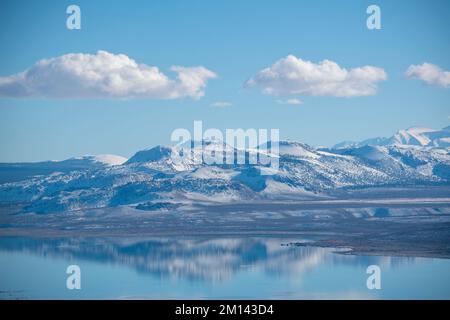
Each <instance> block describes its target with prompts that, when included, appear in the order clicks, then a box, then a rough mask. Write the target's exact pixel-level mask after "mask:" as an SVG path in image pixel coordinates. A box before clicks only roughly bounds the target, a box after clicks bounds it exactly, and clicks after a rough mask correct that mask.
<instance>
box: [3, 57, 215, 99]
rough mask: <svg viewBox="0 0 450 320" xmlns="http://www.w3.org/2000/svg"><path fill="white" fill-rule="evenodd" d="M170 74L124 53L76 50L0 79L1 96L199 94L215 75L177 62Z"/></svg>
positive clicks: (161, 96) (165, 96) (164, 96)
mask: <svg viewBox="0 0 450 320" xmlns="http://www.w3.org/2000/svg"><path fill="white" fill-rule="evenodd" d="M171 71H173V72H175V73H176V74H177V76H176V78H174V79H170V78H169V77H168V76H166V75H165V74H164V73H162V72H161V71H160V70H159V69H158V68H157V67H153V66H147V65H145V64H138V63H136V61H134V60H133V59H131V58H129V57H128V56H126V55H124V54H112V53H109V52H106V51H98V52H97V53H96V54H83V53H72V54H66V55H62V56H59V57H56V58H51V59H44V60H40V61H38V62H37V63H36V64H35V65H34V66H32V67H31V68H29V69H27V70H25V71H24V72H21V73H18V74H15V75H12V76H9V77H1V78H0V97H17V98H22V97H44V98H155V99H177V98H183V97H191V98H194V99H198V98H200V97H202V96H203V95H204V94H205V91H204V90H205V87H206V84H207V81H208V79H211V78H215V77H216V74H215V73H214V72H212V71H210V70H208V69H206V68H204V67H189V68H188V67H180V66H173V67H171Z"/></svg>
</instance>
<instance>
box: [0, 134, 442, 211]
mask: <svg viewBox="0 0 450 320" xmlns="http://www.w3.org/2000/svg"><path fill="white" fill-rule="evenodd" d="M449 141H450V127H446V128H444V129H442V130H432V129H425V128H410V129H407V130H401V131H399V132H398V133H396V134H395V135H393V136H392V137H390V138H375V139H369V140H365V141H362V142H351V143H349V142H345V143H341V144H338V145H336V146H334V147H332V148H314V147H312V146H309V145H307V144H304V143H301V142H295V141H280V143H279V151H280V152H279V170H278V172H276V173H275V174H273V175H263V174H261V172H262V169H264V168H263V166H260V165H251V164H247V163H246V164H237V163H234V164H222V165H208V164H205V163H204V162H201V161H200V162H198V161H189V160H187V161H184V162H182V163H174V162H173V161H172V158H171V154H172V152H178V151H179V150H177V149H176V148H177V147H170V146H156V147H153V148H150V149H146V150H141V151H138V152H137V153H136V154H135V155H134V156H132V157H131V158H130V159H128V160H126V159H125V158H122V157H119V156H112V155H108V156H86V157H80V158H72V159H68V160H65V161H50V162H40V163H30V164H0V177H1V180H0V203H2V204H7V205H21V206H22V208H23V209H22V210H23V211H26V212H36V213H47V212H64V211H73V210H84V209H94V208H104V207H116V206H132V207H135V208H137V209H142V210H150V211H151V210H175V209H176V208H177V207H179V206H186V205H189V204H192V203H201V202H203V203H236V202H240V201H255V200H261V201H273V200H283V201H290V200H307V199H309V200H310V199H323V198H327V197H330V196H332V195H333V194H334V193H335V192H336V191H339V192H341V193H345V192H346V190H353V189H358V188H371V187H402V188H405V187H409V188H414V187H416V186H418V185H421V186H424V185H425V186H430V185H432V186H449V182H450V153H449V152H450V148H449ZM222 146H223V142H221V141H204V142H203V147H202V146H201V145H200V146H197V147H196V148H194V149H193V153H194V158H196V157H197V158H198V157H202V155H203V152H204V150H205V149H207V150H211V149H218V150H220V149H219V148H222ZM226 147H227V148H230V147H229V146H226ZM251 152H256V153H259V151H258V150H253V151H251Z"/></svg>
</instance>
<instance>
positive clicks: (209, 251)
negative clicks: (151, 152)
mask: <svg viewBox="0 0 450 320" xmlns="http://www.w3.org/2000/svg"><path fill="white" fill-rule="evenodd" d="M289 242H292V243H294V242H295V243H298V240H292V239H275V238H238V239H236V238H222V239H210V238H203V239H145V240H141V239H139V240H138V239H126V240H125V239H119V238H108V239H100V238H95V239H93V238H88V239H81V238H72V239H69V238H59V239H32V238H16V237H11V238H0V250H4V251H19V252H20V251H22V252H29V253H33V254H37V255H41V256H50V257H57V258H65V259H71V260H73V259H82V260H88V261H95V262H99V263H116V264H121V265H127V266H129V267H131V268H134V269H136V270H138V271H139V272H145V273H151V274H155V275H157V276H158V277H175V278H186V279H195V280H205V281H221V280H224V279H227V278H230V277H231V276H233V275H234V274H235V273H237V272H238V271H239V270H241V269H245V268H252V269H257V270H260V271H263V272H266V273H269V274H292V275H298V274H301V273H303V272H307V271H309V270H311V269H313V268H315V267H317V266H319V265H324V264H328V265H339V264H352V265H353V266H361V267H364V268H365V267H367V266H369V265H371V264H379V265H381V264H386V263H387V264H389V265H396V264H398V263H399V262H401V263H404V262H405V261H406V262H408V261H410V262H412V260H411V259H405V258H386V257H384V258H380V257H363V256H348V255H339V254H334V253H333V251H335V250H334V249H330V248H318V247H310V246H303V245H300V246H296V245H294V246H284V245H282V244H285V243H289Z"/></svg>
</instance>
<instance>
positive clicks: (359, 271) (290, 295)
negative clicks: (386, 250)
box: [0, 237, 450, 299]
mask: <svg viewBox="0 0 450 320" xmlns="http://www.w3.org/2000/svg"><path fill="white" fill-rule="evenodd" d="M299 242H303V241H302V240H299V239H277V238H250V237H247V238H220V239H213V238H179V239H178V238H177V239H173V238H171V239H163V238H155V239H123V238H107V239H104V238H102V239H97V238H95V239H94V238H87V239H81V238H80V239H78V238H76V239H68V238H61V239H32V238H17V237H15V238H12V237H8V238H0V298H2V299H36V298H37V299H47V298H57V299H167V298H168V299H197V298H198V299H330V298H331V299H412V298H417V299H431V298H438V299H449V298H450V260H448V259H429V258H401V257H368V256H351V255H343V254H338V253H336V250H333V249H330V248H317V247H311V246H304V245H298V243H299ZM289 243H291V245H286V244H289ZM73 264H75V265H78V266H79V267H80V268H81V289H80V290H68V289H67V288H66V279H67V277H68V275H67V274H66V268H67V267H68V266H69V265H73ZM374 264H375V265H378V266H379V267H380V268H381V286H382V288H381V290H369V289H367V287H366V280H367V277H368V276H369V275H368V274H366V268H367V267H368V266H369V265H374Z"/></svg>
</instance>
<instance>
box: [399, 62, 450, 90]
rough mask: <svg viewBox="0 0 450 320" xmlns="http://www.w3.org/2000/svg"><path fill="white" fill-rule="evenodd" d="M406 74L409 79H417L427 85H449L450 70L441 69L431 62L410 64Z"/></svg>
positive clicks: (445, 86)
mask: <svg viewBox="0 0 450 320" xmlns="http://www.w3.org/2000/svg"><path fill="white" fill-rule="evenodd" d="M406 76H407V77H408V78H410V79H419V80H422V81H424V82H426V83H427V84H429V85H434V86H438V87H444V88H447V87H450V72H449V71H443V70H442V69H441V68H439V67H438V66H436V65H434V64H431V63H426V62H425V63H423V64H421V65H410V66H409V68H408V70H406Z"/></svg>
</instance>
